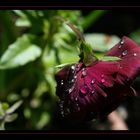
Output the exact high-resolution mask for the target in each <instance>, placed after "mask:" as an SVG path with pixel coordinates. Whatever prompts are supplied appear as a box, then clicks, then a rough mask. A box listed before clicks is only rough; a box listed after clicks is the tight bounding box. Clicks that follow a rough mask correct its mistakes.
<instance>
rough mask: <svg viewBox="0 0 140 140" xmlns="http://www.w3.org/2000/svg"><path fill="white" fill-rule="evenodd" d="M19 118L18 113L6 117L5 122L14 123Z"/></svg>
mask: <svg viewBox="0 0 140 140" xmlns="http://www.w3.org/2000/svg"><path fill="white" fill-rule="evenodd" d="M17 117H18V114H16V113H14V114H12V115H7V116H6V117H5V120H4V121H5V122H12V121H14V120H15V119H16V118H17Z"/></svg>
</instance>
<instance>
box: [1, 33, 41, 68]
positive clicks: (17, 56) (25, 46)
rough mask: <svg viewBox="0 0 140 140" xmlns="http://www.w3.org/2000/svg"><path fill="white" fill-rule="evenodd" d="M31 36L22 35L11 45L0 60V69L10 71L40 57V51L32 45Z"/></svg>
mask: <svg viewBox="0 0 140 140" xmlns="http://www.w3.org/2000/svg"><path fill="white" fill-rule="evenodd" d="M32 39H33V36H31V35H27V34H26V35H23V36H21V37H19V38H18V39H17V40H16V41H15V42H14V43H13V44H11V45H10V46H9V47H8V49H7V50H6V51H5V53H4V54H3V55H2V57H1V59H0V69H10V68H15V67H18V66H22V65H25V64H26V63H28V62H30V61H34V60H35V59H36V58H38V57H39V56H40V55H41V49H40V48H39V47H38V46H37V45H35V44H32V42H31V41H32Z"/></svg>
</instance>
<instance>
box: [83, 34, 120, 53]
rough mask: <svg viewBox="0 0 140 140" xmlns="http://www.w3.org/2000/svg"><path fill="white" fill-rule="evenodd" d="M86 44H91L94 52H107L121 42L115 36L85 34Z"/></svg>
mask: <svg viewBox="0 0 140 140" xmlns="http://www.w3.org/2000/svg"><path fill="white" fill-rule="evenodd" d="M85 40H86V42H88V43H90V44H91V46H92V47H93V48H92V49H93V50H94V51H98V52H106V51H108V50H109V49H110V48H112V47H113V46H114V45H115V44H116V43H118V42H119V41H120V38H119V37H117V36H115V35H106V34H102V33H93V34H85Z"/></svg>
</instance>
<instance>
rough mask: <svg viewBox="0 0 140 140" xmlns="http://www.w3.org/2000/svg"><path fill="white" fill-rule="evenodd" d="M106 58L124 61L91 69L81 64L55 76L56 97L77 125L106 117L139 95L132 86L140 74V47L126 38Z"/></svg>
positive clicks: (62, 108)
mask: <svg viewBox="0 0 140 140" xmlns="http://www.w3.org/2000/svg"><path fill="white" fill-rule="evenodd" d="M107 55H108V56H117V57H120V58H121V60H119V61H114V62H112V61H109V62H106V61H97V62H95V63H94V64H93V65H92V66H89V67H86V66H84V65H83V64H82V63H81V62H80V63H78V64H76V65H73V66H68V67H65V68H63V69H62V70H61V71H59V72H58V73H57V74H56V76H55V78H56V81H57V89H56V93H57V95H58V96H59V97H60V99H61V112H62V114H64V116H65V117H67V118H72V119H74V120H78V121H82V120H88V119H92V118H97V117H103V116H105V115H107V114H108V113H110V112H111V111H113V110H114V109H115V108H116V107H117V106H118V105H119V104H120V103H121V102H122V101H123V100H124V99H126V98H127V97H128V96H135V95H136V92H135V90H134V89H133V88H132V87H131V83H132V81H133V80H134V79H135V78H136V76H138V75H139V74H140V61H139V60H140V47H139V46H138V45H137V44H136V43H135V42H134V41H132V40H131V39H129V38H127V37H123V39H122V41H121V42H119V43H118V44H117V45H115V47H113V48H112V49H111V50H110V51H109V52H108V53H107Z"/></svg>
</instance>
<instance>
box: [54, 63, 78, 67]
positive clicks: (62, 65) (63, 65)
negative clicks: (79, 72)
mask: <svg viewBox="0 0 140 140" xmlns="http://www.w3.org/2000/svg"><path fill="white" fill-rule="evenodd" d="M72 64H75V63H64V64H60V65H57V66H55V68H62V67H65V66H68V65H72Z"/></svg>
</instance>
